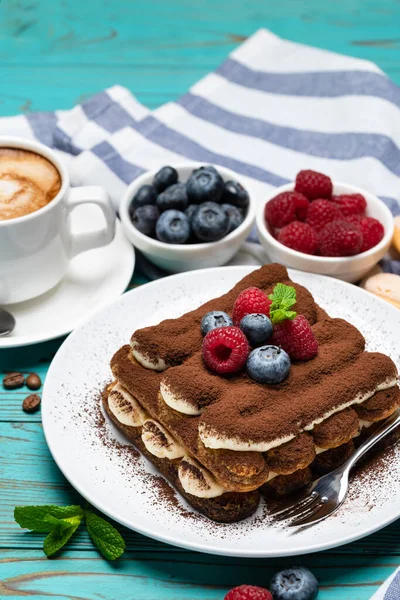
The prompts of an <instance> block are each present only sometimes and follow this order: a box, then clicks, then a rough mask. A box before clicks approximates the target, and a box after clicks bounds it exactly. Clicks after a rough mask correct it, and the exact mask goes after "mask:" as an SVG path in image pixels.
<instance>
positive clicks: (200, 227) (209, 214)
mask: <svg viewBox="0 0 400 600" xmlns="http://www.w3.org/2000/svg"><path fill="white" fill-rule="evenodd" d="M228 228H229V217H228V215H227V214H226V213H225V211H224V209H223V208H222V206H221V205H220V204H217V203H216V202H204V203H203V204H201V205H200V206H199V207H198V209H197V211H196V212H195V213H194V214H193V217H192V229H193V233H194V235H195V237H196V239H197V240H199V241H200V242H216V241H217V240H220V239H222V238H223V237H225V236H226V234H227V232H228Z"/></svg>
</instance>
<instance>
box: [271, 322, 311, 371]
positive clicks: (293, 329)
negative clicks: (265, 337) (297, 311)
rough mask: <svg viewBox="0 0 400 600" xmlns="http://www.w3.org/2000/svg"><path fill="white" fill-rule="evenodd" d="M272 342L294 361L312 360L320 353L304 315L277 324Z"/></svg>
mask: <svg viewBox="0 0 400 600" xmlns="http://www.w3.org/2000/svg"><path fill="white" fill-rule="evenodd" d="M271 341H272V343H274V344H276V345H277V346H281V347H282V348H283V349H284V350H286V352H287V353H288V354H289V356H290V358H291V359H292V360H310V359H311V358H314V356H316V355H317V352H318V342H317V340H316V339H315V337H314V334H313V331H312V329H311V325H310V323H309V322H308V321H307V319H306V318H305V317H303V315H297V317H295V318H294V319H293V320H290V319H286V320H285V321H283V322H281V323H278V324H276V325H275V326H274V333H273V335H272V338H271Z"/></svg>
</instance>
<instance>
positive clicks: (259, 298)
mask: <svg viewBox="0 0 400 600" xmlns="http://www.w3.org/2000/svg"><path fill="white" fill-rule="evenodd" d="M271 304H272V302H271V300H270V299H269V298H268V296H267V295H266V294H264V292H263V291H262V290H260V289H259V288H256V287H249V288H247V289H246V290H243V292H241V293H240V294H239V296H238V297H237V298H236V302H235V306H234V307H233V313H232V320H233V323H234V324H235V325H239V323H240V321H241V320H242V319H243V317H244V316H245V315H252V314H255V313H260V314H262V315H267V317H269V307H270V306H271Z"/></svg>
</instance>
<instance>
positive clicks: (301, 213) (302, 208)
mask: <svg viewBox="0 0 400 600" xmlns="http://www.w3.org/2000/svg"><path fill="white" fill-rule="evenodd" d="M288 193H289V194H292V200H293V202H294V206H295V210H296V217H297V218H298V220H299V221H305V220H306V217H307V213H308V207H309V205H310V203H309V201H308V199H307V198H306V197H305V196H303V194H299V192H288Z"/></svg>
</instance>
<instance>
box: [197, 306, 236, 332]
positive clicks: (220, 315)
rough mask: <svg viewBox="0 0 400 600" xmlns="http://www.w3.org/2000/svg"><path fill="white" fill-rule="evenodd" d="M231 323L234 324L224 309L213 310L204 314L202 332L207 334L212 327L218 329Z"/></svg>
mask: <svg viewBox="0 0 400 600" xmlns="http://www.w3.org/2000/svg"><path fill="white" fill-rule="evenodd" d="M231 325H233V321H232V319H231V318H230V316H229V315H227V314H226V313H225V312H223V311H222V310H212V311H211V312H209V313H207V314H206V315H204V317H203V318H202V320H201V333H202V334H203V335H206V334H207V333H208V332H209V331H211V330H212V329H217V327H230V326H231Z"/></svg>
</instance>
